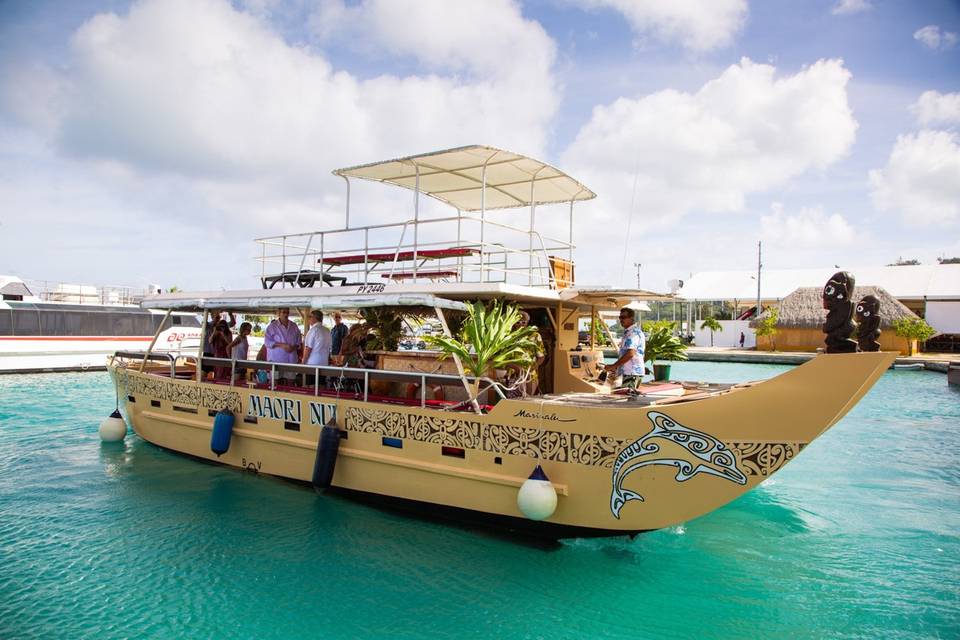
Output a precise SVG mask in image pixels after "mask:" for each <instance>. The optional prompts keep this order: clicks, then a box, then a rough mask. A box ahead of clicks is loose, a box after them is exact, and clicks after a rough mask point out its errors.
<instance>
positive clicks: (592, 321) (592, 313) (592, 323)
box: [590, 305, 597, 351]
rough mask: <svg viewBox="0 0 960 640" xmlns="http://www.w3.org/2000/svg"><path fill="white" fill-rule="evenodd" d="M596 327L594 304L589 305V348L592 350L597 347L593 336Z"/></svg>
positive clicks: (595, 308)
mask: <svg viewBox="0 0 960 640" xmlns="http://www.w3.org/2000/svg"><path fill="white" fill-rule="evenodd" d="M596 329H597V307H596V305H590V350H591V351H593V350H594V349H595V348H596V347H597V341H596V339H595V338H594V335H595V334H596Z"/></svg>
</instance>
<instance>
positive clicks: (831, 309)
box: [823, 271, 857, 353]
mask: <svg viewBox="0 0 960 640" xmlns="http://www.w3.org/2000/svg"><path fill="white" fill-rule="evenodd" d="M853 285H854V279H853V276H852V275H850V274H849V273H847V272H846V271H838V272H837V273H835V274H833V276H831V277H830V280H829V281H827V284H826V286H824V287H823V308H824V309H826V310H827V321H826V322H824V323H823V332H824V333H825V334H827V337H826V340H825V342H826V343H827V353H854V352H856V350H857V343H856V342H854V341H853V340H851V339H850V334H852V333H853V330H854V329H855V328H856V326H857V325H855V324H854V323H853V301H852V300H851V299H850V297H851V296H852V295H853Z"/></svg>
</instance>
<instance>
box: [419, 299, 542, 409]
mask: <svg viewBox="0 0 960 640" xmlns="http://www.w3.org/2000/svg"><path fill="white" fill-rule="evenodd" d="M519 320H520V310H519V309H518V308H517V307H515V306H513V305H504V304H503V303H501V302H500V301H499V300H496V301H494V302H493V304H491V305H490V306H489V307H487V306H486V305H484V304H483V303H482V302H474V303H473V304H472V305H470V306H469V307H468V308H467V315H466V317H465V318H464V321H463V326H462V328H461V329H460V332H459V333H458V334H454V335H452V336H445V335H444V336H427V337H426V341H427V343H428V344H429V345H430V346H432V347H434V348H435V349H437V350H438V351H440V359H443V358H446V357H448V356H452V355H456V356H457V357H458V358H459V359H460V362H461V363H462V364H463V368H464V371H465V372H466V373H467V375H470V376H474V377H476V378H482V377H483V376H493V375H495V372H496V371H497V370H498V369H507V368H508V367H512V366H516V367H520V368H522V369H529V368H530V367H532V366H534V363H535V361H536V354H537V351H538V350H539V348H540V346H539V344H538V343H537V342H536V341H535V339H534V336H535V334H536V333H537V328H536V327H529V326H528V327H518V328H516V329H515V328H514V326H515V325H516V324H517V322H518V321H519ZM471 386H472V388H471V395H472V397H474V398H476V397H477V394H478V392H479V388H480V382H479V381H478V380H475V381H474V382H473V384H472V385H471Z"/></svg>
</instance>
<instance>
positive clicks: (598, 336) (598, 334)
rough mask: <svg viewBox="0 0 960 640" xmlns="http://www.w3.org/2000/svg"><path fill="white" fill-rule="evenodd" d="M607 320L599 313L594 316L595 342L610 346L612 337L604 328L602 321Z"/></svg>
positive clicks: (600, 345)
mask: <svg viewBox="0 0 960 640" xmlns="http://www.w3.org/2000/svg"><path fill="white" fill-rule="evenodd" d="M603 322H605V320H604V319H603V318H601V317H600V316H599V315H598V316H595V317H594V320H593V343H594V344H595V345H597V346H598V347H609V346H610V337H609V336H608V335H607V332H606V331H604V330H603V326H601V323H603Z"/></svg>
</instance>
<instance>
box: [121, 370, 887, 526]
mask: <svg viewBox="0 0 960 640" xmlns="http://www.w3.org/2000/svg"><path fill="white" fill-rule="evenodd" d="M895 357H896V354H894V353H857V354H829V355H821V356H818V357H817V358H814V359H813V360H811V361H810V362H808V363H806V364H804V365H801V366H799V367H796V368H795V369H792V370H790V371H788V372H786V373H784V374H782V375H780V376H777V377H776V378H772V379H770V380H766V381H763V382H759V383H755V384H752V385H747V386H741V387H735V388H733V389H731V390H729V391H728V392H725V393H721V394H719V395H715V396H711V397H707V398H704V399H701V400H695V401H690V402H681V403H675V404H667V405H663V406H657V405H654V406H637V407H632V406H623V405H622V403H621V405H617V406H610V407H605V406H590V407H585V406H578V405H576V404H570V403H564V402H553V401H548V400H541V399H525V400H504V401H501V402H500V403H499V404H497V405H496V406H495V407H494V408H493V410H492V411H491V412H489V413H488V414H485V415H475V414H471V413H461V412H445V411H440V410H437V409H432V408H420V407H410V406H403V405H389V404H383V403H372V402H362V401H356V400H346V399H335V398H324V397H320V398H318V397H315V396H312V395H301V394H293V393H277V392H270V391H266V390H261V389H248V388H240V387H226V386H223V385H216V384H208V383H199V384H198V383H196V382H194V381H190V380H171V379H170V378H165V377H163V376H159V375H156V374H153V373H137V372H136V371H133V370H130V369H123V368H119V367H111V374H112V375H113V376H114V378H115V381H116V383H117V385H118V386H119V390H120V394H121V397H124V396H126V397H127V402H126V411H127V416H128V417H129V419H130V422H131V423H132V425H133V428H134V430H135V431H136V432H137V434H139V435H140V436H141V437H142V438H144V439H145V440H147V441H149V442H152V443H155V444H157V445H159V446H162V447H165V448H168V449H172V450H174V451H178V452H182V453H186V454H189V455H192V456H196V457H200V458H205V459H209V460H213V461H218V462H221V463H223V464H227V465H231V466H234V467H239V468H244V469H249V470H253V471H256V472H259V473H266V474H271V475H275V476H280V477H283V478H289V479H293V480H299V481H310V479H311V476H312V472H313V466H314V460H315V456H316V449H317V442H318V439H319V434H320V429H321V427H322V426H323V424H324V423H326V422H329V421H331V420H335V421H336V424H337V426H338V427H339V428H340V429H341V438H342V439H341V441H340V449H339V455H338V458H337V462H336V468H335V473H334V477H333V486H334V487H335V488H338V489H341V490H344V491H346V492H349V493H353V494H356V495H364V496H368V497H369V496H376V497H379V498H382V499H384V500H388V501H390V502H393V503H397V502H405V503H407V504H408V505H409V506H421V507H423V506H426V507H435V508H436V510H437V511H438V512H446V513H448V515H449V514H450V513H457V512H459V513H460V514H461V515H465V516H466V515H470V516H471V517H470V518H468V519H471V520H476V519H480V520H482V519H483V517H484V516H486V517H487V519H488V520H489V521H490V522H489V523H490V524H493V525H498V526H505V527H507V528H524V529H525V530H526V531H527V532H528V533H535V534H536V533H539V534H541V535H545V536H549V537H567V536H570V535H573V536H584V535H618V534H628V533H636V532H641V531H648V530H651V529H659V528H663V527H667V526H672V525H675V524H678V523H682V522H685V521H687V520H689V519H691V518H695V517H697V516H700V515H703V514H705V513H708V512H710V511H713V510H714V509H717V508H718V507H720V506H722V505H724V504H726V503H728V502H729V501H731V500H733V499H735V498H737V497H738V496H740V495H742V494H743V493H745V492H746V491H749V490H750V489H752V488H753V487H755V486H756V485H758V484H759V483H760V482H762V481H763V480H765V479H766V478H768V477H770V476H771V475H773V474H774V473H775V472H776V471H778V470H779V469H780V468H782V467H783V466H784V465H785V464H786V463H788V462H789V461H790V460H792V459H793V458H794V457H795V456H796V455H797V454H799V453H800V452H801V451H802V449H803V448H804V447H805V446H806V445H808V444H809V443H810V442H812V441H813V440H814V439H816V438H817V437H818V436H819V435H820V434H822V433H823V432H824V431H825V430H826V429H828V428H829V427H830V426H832V425H833V424H835V423H836V422H837V421H838V420H839V419H840V418H841V417H843V415H844V414H846V412H847V411H849V410H850V408H852V407H853V406H854V405H855V404H856V402H857V401H859V400H860V398H861V397H862V396H863V395H864V394H865V393H866V392H867V391H868V390H869V389H870V387H871V386H872V385H873V384H874V383H875V382H876V380H877V379H878V378H879V377H880V376H881V375H882V374H883V372H884V371H885V370H886V369H887V368H888V367H889V366H890V364H891V363H892V362H893V360H894V358H895ZM222 408H228V409H230V410H231V411H233V412H234V414H235V415H236V420H237V423H236V425H235V427H234V430H233V436H232V439H231V442H230V448H229V450H228V451H227V452H226V453H224V454H223V455H222V456H219V457H218V456H216V455H215V454H214V453H213V452H211V450H210V437H211V430H212V427H213V420H214V418H213V414H215V412H216V411H217V410H219V409H222ZM445 448H446V449H445ZM461 456H462V457H461ZM537 464H540V465H541V466H542V468H543V470H544V471H545V472H546V474H547V476H548V477H549V478H550V480H551V482H552V483H553V485H554V488H555V489H556V491H557V494H558V504H557V508H556V511H555V512H554V513H553V515H551V516H550V517H549V518H547V519H546V520H544V521H539V522H534V521H530V520H525V519H524V516H523V514H522V513H521V512H520V510H519V508H518V506H517V492H518V490H519V488H520V486H521V485H522V484H523V482H524V481H525V480H526V479H527V477H528V476H529V475H530V473H531V471H532V470H533V468H534V467H535V465H537ZM472 516H476V518H474V517H472ZM521 525H529V526H527V527H521Z"/></svg>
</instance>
